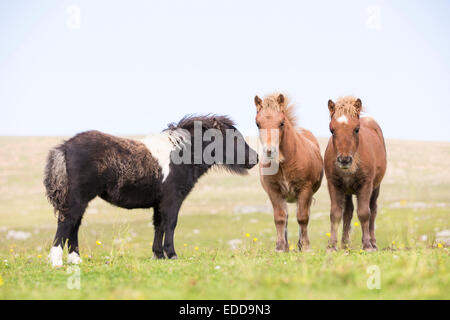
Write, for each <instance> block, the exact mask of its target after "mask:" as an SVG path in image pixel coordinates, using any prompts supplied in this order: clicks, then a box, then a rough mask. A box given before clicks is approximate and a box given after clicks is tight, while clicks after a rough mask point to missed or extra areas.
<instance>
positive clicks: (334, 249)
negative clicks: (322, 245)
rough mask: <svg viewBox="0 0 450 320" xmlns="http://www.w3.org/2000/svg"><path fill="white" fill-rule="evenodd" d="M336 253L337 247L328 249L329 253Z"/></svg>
mask: <svg viewBox="0 0 450 320" xmlns="http://www.w3.org/2000/svg"><path fill="white" fill-rule="evenodd" d="M336 251H337V248H336V247H328V248H327V253H333V252H336Z"/></svg>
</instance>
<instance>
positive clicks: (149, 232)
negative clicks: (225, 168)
mask: <svg viewBox="0 0 450 320" xmlns="http://www.w3.org/2000/svg"><path fill="white" fill-rule="evenodd" d="M60 141H61V139H60V138H55V137H52V138H44V137H0V277H1V278H0V299H433V298H437V299H449V298H450V290H449V288H450V268H449V267H450V258H449V247H448V245H449V244H450V243H449V241H450V236H449V235H448V233H447V235H445V230H449V229H450V171H449V164H450V143H444V142H413V141H388V171H387V175H386V177H385V180H384V182H383V184H382V188H381V196H380V200H379V208H380V210H379V215H378V218H377V231H376V234H377V240H378V246H379V248H380V250H379V251H378V252H375V253H370V254H366V253H364V252H360V238H361V230H360V228H359V227H353V228H352V229H353V230H352V235H351V239H352V245H351V249H350V250H349V251H343V250H340V251H338V252H336V253H332V254H327V253H326V252H325V248H326V244H327V241H328V237H327V233H328V232H329V213H328V212H329V198H328V192H327V188H326V184H325V181H324V184H323V186H322V188H321V189H320V190H319V192H318V193H317V194H316V195H315V199H316V201H315V203H314V204H313V207H312V214H311V220H310V224H309V234H310V239H311V245H312V249H313V251H312V252H310V253H300V252H298V251H297V249H296V248H294V247H295V245H294V244H295V243H296V242H297V235H298V225H297V222H296V219H295V210H294V207H292V206H290V207H289V209H290V219H289V241H290V243H291V246H292V248H293V250H291V251H290V252H289V253H281V254H280V253H279V254H276V253H275V252H274V247H275V227H274V224H273V217H272V209H271V207H270V205H269V203H268V200H267V196H266V194H265V193H264V191H263V190H262V188H261V186H260V184H259V181H258V175H257V171H256V170H253V171H252V172H251V173H250V175H249V176H244V177H241V176H230V175H227V174H226V173H221V172H212V173H210V174H208V175H207V176H205V177H203V178H202V179H201V181H200V182H199V184H198V185H197V186H196V188H195V189H194V191H193V192H192V194H191V195H190V196H189V197H188V198H187V200H186V202H185V203H184V205H183V207H182V209H181V214H180V218H179V222H178V227H177V230H176V234H175V248H176V250H177V253H178V256H179V260H176V261H168V260H163V261H157V260H152V259H150V257H151V242H152V240H153V227H152V225H151V213H152V212H151V210H132V211H127V210H122V209H119V208H116V207H113V206H111V205H109V204H107V203H105V202H103V201H101V200H99V199H96V200H94V201H93V202H92V203H91V204H90V206H89V208H88V210H87V212H86V214H85V218H84V221H83V225H82V227H81V229H80V251H81V252H80V253H81V256H82V258H83V260H84V261H83V263H82V264H81V265H80V266H79V269H77V268H72V267H70V266H67V265H65V266H64V267H62V268H59V269H52V268H51V267H50V265H49V263H48V262H47V261H46V257H47V254H48V251H49V248H50V246H51V241H52V239H53V236H54V233H55V230H56V218H55V217H54V215H53V212H52V208H51V206H50V205H49V204H48V202H47V200H46V198H45V196H44V189H43V185H42V173H43V167H44V161H45V157H46V154H47V151H48V149H49V148H50V147H52V146H54V145H55V144H57V143H58V142H60ZM321 144H322V152H323V151H324V144H325V139H321ZM354 222H357V218H356V214H355V215H354V219H353V223H354ZM340 231H341V230H340ZM448 232H450V230H449V231H448ZM370 266H376V267H375V269H376V270H379V279H380V289H373V290H370V289H369V288H368V286H367V281H368V279H369V277H371V274H369V273H368V272H367V271H368V268H369V270H372V269H371V268H370ZM78 280H79V282H78ZM78 283H79V285H80V286H79V287H78V285H77V284H78Z"/></svg>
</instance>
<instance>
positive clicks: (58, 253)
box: [48, 246, 63, 268]
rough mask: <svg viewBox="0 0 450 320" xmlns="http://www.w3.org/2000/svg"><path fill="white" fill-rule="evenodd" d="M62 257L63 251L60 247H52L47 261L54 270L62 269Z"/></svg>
mask: <svg viewBox="0 0 450 320" xmlns="http://www.w3.org/2000/svg"><path fill="white" fill-rule="evenodd" d="M62 256H63V250H62V248H61V246H57V247H52V248H51V249H50V253H49V255H48V260H49V261H50V263H51V264H52V267H54V268H58V267H62V265H63V259H62Z"/></svg>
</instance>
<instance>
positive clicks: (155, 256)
mask: <svg viewBox="0 0 450 320" xmlns="http://www.w3.org/2000/svg"><path fill="white" fill-rule="evenodd" d="M152 259H154V260H161V259H165V257H164V254H162V255H161V254H156V253H154V254H153V257H152Z"/></svg>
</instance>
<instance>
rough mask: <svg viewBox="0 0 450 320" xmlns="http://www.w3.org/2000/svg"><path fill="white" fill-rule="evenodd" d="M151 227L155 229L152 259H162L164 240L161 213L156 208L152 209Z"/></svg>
mask: <svg viewBox="0 0 450 320" xmlns="http://www.w3.org/2000/svg"><path fill="white" fill-rule="evenodd" d="M153 226H154V228H155V237H154V239H153V247H152V251H153V258H154V259H164V258H165V257H164V251H163V238H164V229H163V226H162V217H161V211H160V210H159V207H158V206H155V207H154V208H153Z"/></svg>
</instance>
